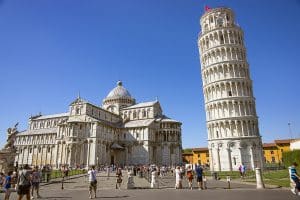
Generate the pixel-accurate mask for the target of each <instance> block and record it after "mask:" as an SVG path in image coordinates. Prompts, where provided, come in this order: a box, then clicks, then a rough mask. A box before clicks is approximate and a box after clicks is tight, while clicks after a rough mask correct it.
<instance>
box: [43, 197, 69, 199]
mask: <svg viewBox="0 0 300 200" xmlns="http://www.w3.org/2000/svg"><path fill="white" fill-rule="evenodd" d="M40 199H72V197H42V198H40Z"/></svg>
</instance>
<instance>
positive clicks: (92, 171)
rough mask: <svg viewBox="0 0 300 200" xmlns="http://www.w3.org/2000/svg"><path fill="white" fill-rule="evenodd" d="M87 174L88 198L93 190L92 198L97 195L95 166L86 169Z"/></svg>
mask: <svg viewBox="0 0 300 200" xmlns="http://www.w3.org/2000/svg"><path fill="white" fill-rule="evenodd" d="M88 176H89V198H90V199H92V198H93V197H92V191H94V198H96V196H97V172H96V170H95V166H92V167H91V169H90V170H89V171H88Z"/></svg>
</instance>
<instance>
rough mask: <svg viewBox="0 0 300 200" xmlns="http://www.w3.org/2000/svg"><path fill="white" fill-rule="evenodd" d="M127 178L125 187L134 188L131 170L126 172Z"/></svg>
mask: <svg viewBox="0 0 300 200" xmlns="http://www.w3.org/2000/svg"><path fill="white" fill-rule="evenodd" d="M127 175H128V180H127V189H134V180H133V172H132V171H129V172H128V173H127Z"/></svg>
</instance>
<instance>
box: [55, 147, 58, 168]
mask: <svg viewBox="0 0 300 200" xmlns="http://www.w3.org/2000/svg"><path fill="white" fill-rule="evenodd" d="M58 152H59V143H57V144H56V156H55V166H56V168H59V165H58V163H59V158H58Z"/></svg>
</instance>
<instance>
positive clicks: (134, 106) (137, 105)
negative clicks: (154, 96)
mask: <svg viewBox="0 0 300 200" xmlns="http://www.w3.org/2000/svg"><path fill="white" fill-rule="evenodd" d="M156 103H158V101H149V102H143V103H138V104H135V105H133V106H128V107H126V108H124V110H126V109H131V108H143V107H149V106H153V105H154V104H156Z"/></svg>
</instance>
